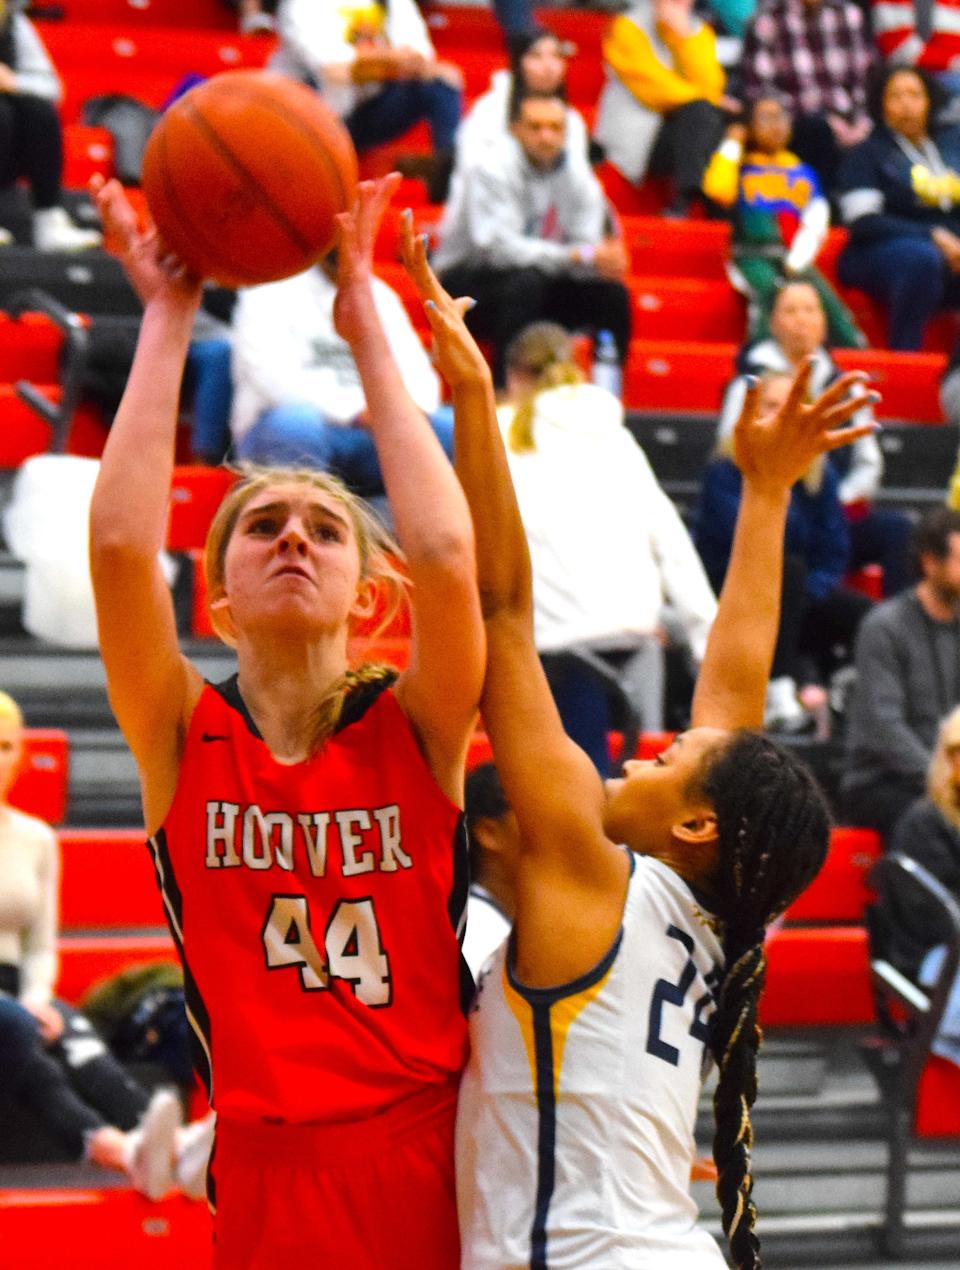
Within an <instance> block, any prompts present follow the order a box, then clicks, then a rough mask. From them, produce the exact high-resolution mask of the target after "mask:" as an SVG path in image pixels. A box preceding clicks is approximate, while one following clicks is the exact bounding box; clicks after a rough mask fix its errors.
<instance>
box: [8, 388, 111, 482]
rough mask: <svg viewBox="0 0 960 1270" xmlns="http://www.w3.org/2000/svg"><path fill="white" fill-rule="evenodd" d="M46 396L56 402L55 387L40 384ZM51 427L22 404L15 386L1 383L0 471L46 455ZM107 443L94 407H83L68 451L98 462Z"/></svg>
mask: <svg viewBox="0 0 960 1270" xmlns="http://www.w3.org/2000/svg"><path fill="white" fill-rule="evenodd" d="M37 387H39V388H40V389H41V391H42V392H43V393H44V395H45V396H47V397H49V398H51V399H52V400H57V399H58V398H59V396H60V388H59V386H58V385H56V384H38V385H37ZM50 437H51V433H50V427H49V425H48V424H46V423H44V421H43V420H42V419H41V418H40V416H39V415H38V414H36V413H35V412H34V411H33V410H31V408H30V407H29V406H27V405H26V404H25V403H24V402H22V401H21V400H20V398H19V397H18V396H17V394H16V390H15V388H14V386H13V385H12V384H4V383H0V468H15V467H19V466H20V464H21V463H22V462H23V461H24V459H29V458H32V457H33V455H35V454H46V452H47V450H48V449H49V448H50ZM105 439H106V427H105V425H104V423H103V420H102V418H101V416H100V413H99V411H97V410H96V409H95V408H94V407H92V406H87V405H83V404H81V405H80V406H79V407H78V409H77V411H76V413H75V414H74V416H73V424H72V426H71V428H70V438H69V442H68V445H67V449H68V450H69V452H70V453H71V454H81V455H86V456H87V457H89V458H98V457H99V455H100V452H101V450H102V449H103V443H104V440H105Z"/></svg>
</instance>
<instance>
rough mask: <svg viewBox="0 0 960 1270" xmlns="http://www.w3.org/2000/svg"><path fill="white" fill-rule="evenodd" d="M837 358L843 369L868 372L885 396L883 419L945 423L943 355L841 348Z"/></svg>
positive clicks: (880, 413) (881, 410)
mask: <svg viewBox="0 0 960 1270" xmlns="http://www.w3.org/2000/svg"><path fill="white" fill-rule="evenodd" d="M834 356H835V358H836V361H837V364H838V365H839V366H840V367H842V369H843V370H866V371H869V372H870V374H871V376H872V377H873V386H874V387H876V389H877V391H878V392H881V393H882V394H883V400H882V401H881V402H880V404H879V406H878V407H877V417H878V418H880V419H904V420H906V421H907V422H909V423H943V411H942V410H941V409H940V397H939V387H940V377H941V376H942V375H943V372H944V370H945V369H946V365H947V359H946V357H945V356H944V355H943V354H942V353H892V352H890V351H888V350H887V349H883V348H862V349H861V348H857V349H854V348H838V349H836V350H835V353H834Z"/></svg>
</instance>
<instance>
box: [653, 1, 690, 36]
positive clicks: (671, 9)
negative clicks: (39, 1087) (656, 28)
mask: <svg viewBox="0 0 960 1270" xmlns="http://www.w3.org/2000/svg"><path fill="white" fill-rule="evenodd" d="M692 9H693V0H653V16H654V18H655V20H656V21H657V22H659V23H662V24H663V25H664V26H666V27H669V28H670V30H671V31H673V32H674V33H675V34H676V35H679V36H680V37H681V38H682V39H684V38H686V36H688V35H689V34H690V31H691V25H692V24H691V22H690V12H691V10H692Z"/></svg>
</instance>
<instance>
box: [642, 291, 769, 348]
mask: <svg viewBox="0 0 960 1270" xmlns="http://www.w3.org/2000/svg"><path fill="white" fill-rule="evenodd" d="M627 286H628V287H629V288H630V298H631V302H632V307H633V337H634V339H646V340H695V341H700V342H706V341H711V342H713V341H718V342H720V343H739V342H740V341H741V340H742V339H743V338H744V336H745V334H746V306H745V304H744V301H743V298H742V297H741V296H740V295H738V294H737V292H736V291H734V289H733V287H731V286H730V284H729V282H727V281H726V280H723V281H720V280H716V281H710V280H708V279H705V278H664V277H659V276H643V277H637V276H632V277H629V278H628V279H627Z"/></svg>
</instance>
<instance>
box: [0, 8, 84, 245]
mask: <svg viewBox="0 0 960 1270" xmlns="http://www.w3.org/2000/svg"><path fill="white" fill-rule="evenodd" d="M61 95H62V90H61V86H60V80H59V79H58V77H57V72H56V71H55V70H54V67H53V63H52V62H51V60H50V56H49V54H48V53H47V50H46V49H45V48H44V45H43V41H42V40H41V39H40V36H39V34H38V33H37V30H36V27H35V26H34V25H33V23H32V22H30V20H29V19H28V18H26V17H24V15H23V14H22V13H20V12H19V4H17V3H15V0H0V189H2V188H4V187H5V186H8V185H12V184H13V182H14V181H16V180H18V179H19V178H21V177H23V178H25V179H26V180H27V182H28V184H29V186H30V193H31V196H32V198H33V244H34V246H35V247H37V248H39V250H40V251H78V250H81V249H83V248H86V247H96V246H97V245H98V244H99V242H100V241H101V236H100V234H99V232H98V231H97V230H93V229H81V228H80V227H79V226H78V225H75V224H74V223H73V221H72V220H71V219H70V217H69V215H68V214H67V211H66V208H65V207H64V206H63V185H62V182H63V133H62V130H61V126H60V117H59V115H58V114H57V103H58V102H59V101H60V97H61ZM12 241H13V238H12V236H11V234H10V233H9V231H8V230H6V229H4V228H3V227H2V226H0V246H7V245H9V244H10V243H11V242H12Z"/></svg>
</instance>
